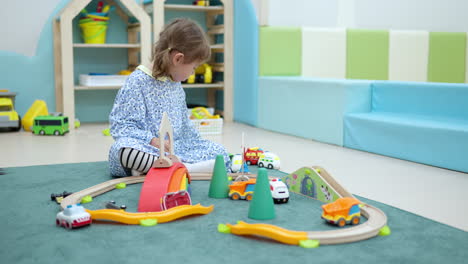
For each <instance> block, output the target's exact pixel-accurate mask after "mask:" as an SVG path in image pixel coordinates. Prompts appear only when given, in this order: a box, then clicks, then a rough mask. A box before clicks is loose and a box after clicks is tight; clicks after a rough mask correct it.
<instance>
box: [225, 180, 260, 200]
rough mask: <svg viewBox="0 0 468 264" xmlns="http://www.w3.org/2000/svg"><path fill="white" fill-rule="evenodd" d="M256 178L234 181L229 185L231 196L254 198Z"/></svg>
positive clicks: (235, 197) (245, 198) (236, 198)
mask: <svg viewBox="0 0 468 264" xmlns="http://www.w3.org/2000/svg"><path fill="white" fill-rule="evenodd" d="M256 181H257V180H256V179H249V180H247V181H238V182H233V183H232V184H231V185H229V198H231V199H233V200H239V199H243V200H247V201H250V200H252V197H253V192H254V187H255V183H256Z"/></svg>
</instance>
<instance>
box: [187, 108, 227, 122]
mask: <svg viewBox="0 0 468 264" xmlns="http://www.w3.org/2000/svg"><path fill="white" fill-rule="evenodd" d="M191 117H192V118H193V119H218V118H220V117H219V115H212V114H211V113H210V112H209V111H208V109H206V108H205V107H202V106H199V107H194V108H192V114H191Z"/></svg>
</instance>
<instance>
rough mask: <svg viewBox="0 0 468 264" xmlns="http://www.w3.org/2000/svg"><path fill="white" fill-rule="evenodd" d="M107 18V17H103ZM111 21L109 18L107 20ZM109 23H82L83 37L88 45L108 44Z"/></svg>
mask: <svg viewBox="0 0 468 264" xmlns="http://www.w3.org/2000/svg"><path fill="white" fill-rule="evenodd" d="M102 18H106V17H102ZM107 19H109V18H107ZM107 23H108V22H107V21H103V20H102V19H101V20H100V21H89V22H88V21H87V22H84V23H80V24H79V25H80V28H81V36H82V37H83V41H84V43H86V44H104V43H106V31H107Z"/></svg>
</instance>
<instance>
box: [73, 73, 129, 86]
mask: <svg viewBox="0 0 468 264" xmlns="http://www.w3.org/2000/svg"><path fill="white" fill-rule="evenodd" d="M127 77H128V75H88V74H80V85H83V86H122V85H123V84H124V83H125V80H126V79H127Z"/></svg>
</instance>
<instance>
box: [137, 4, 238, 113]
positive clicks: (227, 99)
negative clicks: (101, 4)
mask: <svg viewBox="0 0 468 264" xmlns="http://www.w3.org/2000/svg"><path fill="white" fill-rule="evenodd" d="M165 2H166V0H153V3H148V4H145V5H144V9H145V11H146V12H148V13H150V14H153V39H154V40H155V41H157V40H158V38H159V33H160V32H161V30H162V29H163V28H164V24H165V12H166V11H168V10H175V11H188V12H205V14H206V15H205V17H206V21H205V22H206V26H207V36H208V38H209V39H210V43H211V51H212V53H213V54H215V53H223V54H224V62H215V61H214V57H215V56H214V55H213V57H212V60H211V61H210V62H208V63H209V64H210V65H212V66H213V71H215V72H222V73H223V79H224V81H223V82H221V83H213V84H183V85H182V87H184V88H215V89H208V96H207V102H208V106H209V107H215V105H216V91H217V90H223V91H224V96H223V101H224V110H223V111H222V112H223V115H224V120H225V121H232V120H233V107H234V106H233V97H234V95H233V68H234V61H233V60H234V56H233V28H234V27H233V24H234V19H233V15H234V14H233V12H234V11H233V10H234V0H221V3H222V5H219V6H195V5H189V4H187V5H181V4H166V3H165ZM217 15H223V16H224V24H223V25H217V24H215V21H216V16H217ZM218 34H223V35H224V43H216V42H215V40H216V35H218Z"/></svg>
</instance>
